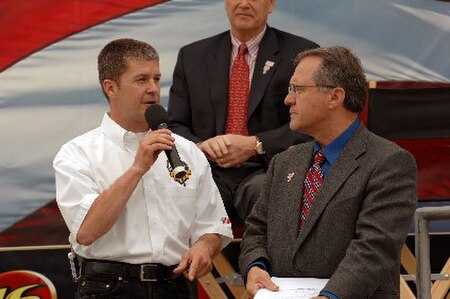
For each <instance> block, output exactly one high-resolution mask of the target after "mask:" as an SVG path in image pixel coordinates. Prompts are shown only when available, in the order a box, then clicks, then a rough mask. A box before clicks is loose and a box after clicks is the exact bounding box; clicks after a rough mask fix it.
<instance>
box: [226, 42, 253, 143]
mask: <svg viewBox="0 0 450 299" xmlns="http://www.w3.org/2000/svg"><path fill="white" fill-rule="evenodd" d="M247 52H248V48H247V45H246V44H245V43H242V44H241V45H240V46H239V51H238V54H237V57H236V60H235V61H234V63H233V66H232V67H231V75H230V88H229V95H228V110H227V111H228V113H227V121H226V126H225V133H226V134H238V135H245V136H247V135H248V128H247V110H248V92H249V82H248V81H249V73H250V69H249V67H248V64H247V61H246V60H245V54H246V53H247Z"/></svg>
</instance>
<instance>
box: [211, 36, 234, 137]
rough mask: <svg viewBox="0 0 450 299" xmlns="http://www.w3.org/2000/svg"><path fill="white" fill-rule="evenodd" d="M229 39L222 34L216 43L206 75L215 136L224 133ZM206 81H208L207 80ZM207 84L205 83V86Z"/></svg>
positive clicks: (229, 53) (229, 51)
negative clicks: (213, 117) (209, 82)
mask: <svg viewBox="0 0 450 299" xmlns="http://www.w3.org/2000/svg"><path fill="white" fill-rule="evenodd" d="M230 56H231V37H230V33H229V32H227V33H225V34H224V36H223V38H222V39H221V40H219V42H218V43H217V46H216V49H215V51H214V52H212V53H211V55H210V56H209V59H208V60H207V64H208V75H209V80H210V81H211V85H210V86H211V91H210V92H211V102H212V105H213V107H214V113H215V118H216V133H217V135H220V134H223V133H224V132H225V120H226V117H227V105H228V81H229V78H228V77H229V73H230ZM207 80H208V79H207ZM207 85H208V84H207V83H206V82H205V86H207Z"/></svg>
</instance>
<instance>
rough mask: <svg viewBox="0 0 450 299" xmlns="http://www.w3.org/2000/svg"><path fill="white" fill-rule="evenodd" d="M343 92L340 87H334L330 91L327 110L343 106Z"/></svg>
mask: <svg viewBox="0 0 450 299" xmlns="http://www.w3.org/2000/svg"><path fill="white" fill-rule="evenodd" d="M344 99H345V90H344V89H343V88H342V87H335V88H333V90H331V97H330V101H329V102H328V105H329V108H330V109H334V108H336V107H339V106H344Z"/></svg>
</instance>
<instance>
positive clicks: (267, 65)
mask: <svg viewBox="0 0 450 299" xmlns="http://www.w3.org/2000/svg"><path fill="white" fill-rule="evenodd" d="M274 65H275V62H273V61H270V60H266V63H265V64H264V67H263V75H265V74H266V73H267V72H268V71H269V70H270V69H271V68H272V67H273V66H274Z"/></svg>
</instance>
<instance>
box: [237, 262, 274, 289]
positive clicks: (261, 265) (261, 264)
mask: <svg viewBox="0 0 450 299" xmlns="http://www.w3.org/2000/svg"><path fill="white" fill-rule="evenodd" d="M252 267H258V268H261V269H263V270H264V271H268V269H269V267H268V265H267V262H266V259H264V258H259V259H256V260H254V261H253V262H251V263H250V264H249V265H248V266H247V268H246V269H245V272H244V277H243V278H244V284H246V283H247V275H248V271H250V269H251V268H252Z"/></svg>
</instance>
